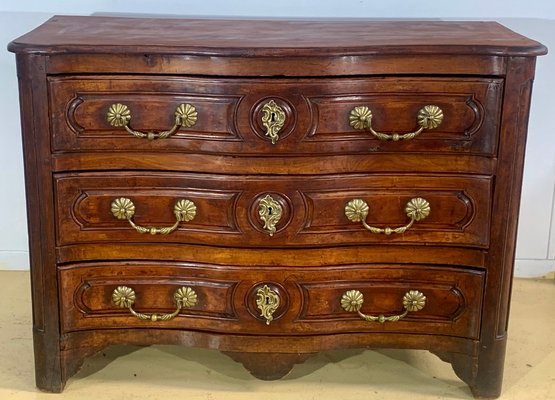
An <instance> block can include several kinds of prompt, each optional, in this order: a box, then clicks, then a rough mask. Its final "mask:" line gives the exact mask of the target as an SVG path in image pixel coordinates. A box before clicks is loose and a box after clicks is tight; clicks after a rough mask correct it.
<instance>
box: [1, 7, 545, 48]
mask: <svg viewBox="0 0 555 400" xmlns="http://www.w3.org/2000/svg"><path fill="white" fill-rule="evenodd" d="M8 48H9V50H10V51H13V52H31V53H73V52H77V53H121V52H125V53H143V52H149V53H171V54H189V55H209V56H226V55H228V56H276V57H280V56H296V55H302V56H318V55H341V56H349V55H372V54H377V53H379V54H489V55H528V56H536V55H541V54H545V53H546V48H545V47H544V46H543V45H541V44H540V43H538V42H536V41H534V40H530V39H528V38H526V37H524V36H522V35H519V34H517V33H515V32H513V31H511V30H509V29H507V28H505V27H504V26H502V25H500V24H498V23H496V22H446V21H383V20H377V21H376V20H373V21H365V20H360V19H355V20H349V21H346V20H305V21H302V20H289V21H286V20H271V21H268V20H224V19H221V20H214V19H212V20H210V19H161V18H156V19H153V18H121V17H100V16H89V17H79V16H55V17H52V18H51V19H50V20H49V21H47V22H46V23H44V24H43V25H41V26H39V27H38V28H36V29H35V30H33V31H31V32H29V33H27V34H26V35H24V36H22V37H20V38H18V39H16V40H14V41H13V42H12V43H10V45H9V46H8Z"/></svg>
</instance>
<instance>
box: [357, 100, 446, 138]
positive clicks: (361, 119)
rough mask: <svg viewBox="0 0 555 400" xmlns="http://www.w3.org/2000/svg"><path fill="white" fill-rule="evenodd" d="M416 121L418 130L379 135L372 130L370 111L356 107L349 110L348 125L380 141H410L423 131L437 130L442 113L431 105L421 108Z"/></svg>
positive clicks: (362, 107) (379, 133) (364, 107)
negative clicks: (364, 130) (401, 133)
mask: <svg viewBox="0 0 555 400" xmlns="http://www.w3.org/2000/svg"><path fill="white" fill-rule="evenodd" d="M416 121H417V122H418V125H420V128H418V130H416V131H414V132H410V133H405V134H403V135H400V134H398V133H392V134H388V133H381V132H376V131H375V130H374V129H373V128H372V111H371V110H370V109H369V108H368V107H366V106H358V107H355V108H353V109H352V110H351V113H350V114H349V125H351V126H352V127H353V128H355V129H359V130H362V129H368V130H369V131H370V133H371V134H372V135H374V136H375V137H377V138H378V139H380V140H393V141H394V142H396V141H398V140H410V139H413V138H415V137H416V136H418V135H420V134H421V133H422V132H423V131H424V129H434V128H437V127H438V126H439V125H440V124H441V122H442V121H443V111H442V110H441V108H439V107H438V106H434V105H432V104H430V105H427V106H424V107H422V108H421V109H420V110H419V111H418V115H417V116H416Z"/></svg>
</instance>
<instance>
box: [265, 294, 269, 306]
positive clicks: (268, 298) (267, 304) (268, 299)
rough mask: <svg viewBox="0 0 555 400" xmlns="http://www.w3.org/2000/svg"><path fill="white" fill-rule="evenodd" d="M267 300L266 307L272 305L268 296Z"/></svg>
mask: <svg viewBox="0 0 555 400" xmlns="http://www.w3.org/2000/svg"><path fill="white" fill-rule="evenodd" d="M265 299H266V305H267V306H269V305H270V297H268V296H266V297H265Z"/></svg>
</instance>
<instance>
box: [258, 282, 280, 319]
mask: <svg viewBox="0 0 555 400" xmlns="http://www.w3.org/2000/svg"><path fill="white" fill-rule="evenodd" d="M279 304H280V300H279V295H278V293H277V292H276V291H274V290H272V289H271V288H270V287H269V286H268V285H264V286H263V287H261V288H260V289H258V290H257V291H256V305H257V307H258V309H259V310H260V316H261V317H264V318H265V319H266V325H270V322H272V321H273V319H274V317H273V314H274V312H275V311H276V310H277V309H278V307H279Z"/></svg>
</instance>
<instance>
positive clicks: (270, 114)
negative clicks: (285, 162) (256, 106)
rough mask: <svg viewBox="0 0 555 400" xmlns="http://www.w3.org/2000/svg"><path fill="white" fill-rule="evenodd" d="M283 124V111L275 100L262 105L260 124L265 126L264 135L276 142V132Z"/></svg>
mask: <svg viewBox="0 0 555 400" xmlns="http://www.w3.org/2000/svg"><path fill="white" fill-rule="evenodd" d="M284 124H285V111H284V110H283V108H281V107H280V106H279V105H278V104H277V103H276V102H275V101H273V100H270V101H269V102H267V103H266V104H264V106H262V125H263V126H264V128H266V136H268V137H269V138H270V139H271V140H272V144H276V142H277V141H278V140H279V135H278V132H279V131H280V130H281V128H283V125H284Z"/></svg>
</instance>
